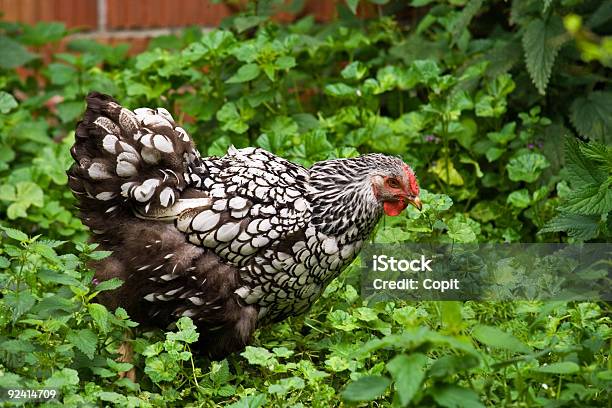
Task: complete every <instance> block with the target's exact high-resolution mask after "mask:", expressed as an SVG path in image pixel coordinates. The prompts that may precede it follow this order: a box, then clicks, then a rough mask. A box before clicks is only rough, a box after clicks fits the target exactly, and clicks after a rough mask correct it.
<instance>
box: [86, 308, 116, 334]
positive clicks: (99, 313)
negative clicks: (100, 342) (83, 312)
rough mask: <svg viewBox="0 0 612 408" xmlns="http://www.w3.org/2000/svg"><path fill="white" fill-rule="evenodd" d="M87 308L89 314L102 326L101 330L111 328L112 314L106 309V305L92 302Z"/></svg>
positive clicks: (104, 330)
mask: <svg viewBox="0 0 612 408" xmlns="http://www.w3.org/2000/svg"><path fill="white" fill-rule="evenodd" d="M87 310H88V311H89V315H90V316H91V318H92V319H93V321H94V322H95V323H96V325H97V326H98V327H99V328H100V330H102V331H103V332H104V333H106V332H107V331H108V329H109V327H108V318H109V315H110V313H109V312H108V310H106V307H104V305H101V304H99V303H90V304H88V305H87Z"/></svg>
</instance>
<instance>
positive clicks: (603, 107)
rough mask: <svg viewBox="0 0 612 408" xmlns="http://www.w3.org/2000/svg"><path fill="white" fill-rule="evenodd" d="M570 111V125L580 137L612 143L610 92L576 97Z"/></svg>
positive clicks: (611, 100) (596, 92)
mask: <svg viewBox="0 0 612 408" xmlns="http://www.w3.org/2000/svg"><path fill="white" fill-rule="evenodd" d="M570 111H571V115H570V119H571V120H572V124H573V125H574V126H575V127H576V130H578V133H580V134H581V135H582V136H584V137H587V138H594V139H597V140H599V141H601V142H602V143H610V142H612V92H602V91H595V92H591V93H589V94H588V95H587V96H586V97H583V96H581V97H578V98H576V99H575V100H574V101H573V102H572V106H571V108H570Z"/></svg>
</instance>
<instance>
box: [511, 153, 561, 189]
mask: <svg viewBox="0 0 612 408" xmlns="http://www.w3.org/2000/svg"><path fill="white" fill-rule="evenodd" d="M548 166H550V163H549V162H548V160H546V157H545V156H544V155H542V154H540V153H526V154H523V155H520V156H518V157H513V158H512V159H510V161H509V162H508V167H507V168H506V170H507V171H508V177H510V180H512V181H525V182H527V183H533V182H534V181H536V180H537V179H538V178H539V177H540V174H541V173H542V170H544V169H545V168H547V167H548Z"/></svg>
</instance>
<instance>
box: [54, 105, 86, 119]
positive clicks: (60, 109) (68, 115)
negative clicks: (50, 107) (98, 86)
mask: <svg viewBox="0 0 612 408" xmlns="http://www.w3.org/2000/svg"><path fill="white" fill-rule="evenodd" d="M84 111H85V103H84V102H81V101H78V102H75V101H71V102H62V103H60V104H59V105H57V116H59V118H60V120H61V121H62V123H67V122H71V121H73V120H75V119H77V118H78V117H79V116H81V114H82V113H83V112H84Z"/></svg>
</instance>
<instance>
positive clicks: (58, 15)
mask: <svg viewBox="0 0 612 408" xmlns="http://www.w3.org/2000/svg"><path fill="white" fill-rule="evenodd" d="M0 12H2V13H3V14H4V16H3V20H5V21H19V22H22V23H27V24H35V23H37V22H39V21H61V22H63V23H65V24H66V26H67V27H70V28H74V27H85V28H88V29H93V28H95V27H96V26H97V6H96V0H60V1H58V0H2V1H0Z"/></svg>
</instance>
